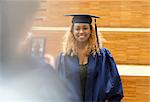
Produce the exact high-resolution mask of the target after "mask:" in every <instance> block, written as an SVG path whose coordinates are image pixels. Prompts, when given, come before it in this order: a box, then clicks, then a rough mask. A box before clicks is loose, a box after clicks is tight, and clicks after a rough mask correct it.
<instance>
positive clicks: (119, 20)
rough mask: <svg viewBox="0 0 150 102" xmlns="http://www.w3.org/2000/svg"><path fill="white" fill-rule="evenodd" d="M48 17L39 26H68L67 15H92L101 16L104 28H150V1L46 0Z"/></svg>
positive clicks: (100, 20) (100, 22)
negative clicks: (65, 15)
mask: <svg viewBox="0 0 150 102" xmlns="http://www.w3.org/2000/svg"><path fill="white" fill-rule="evenodd" d="M45 1H46V3H47V5H46V7H47V10H45V11H39V12H42V13H44V12H45V13H46V14H44V15H45V16H46V19H45V20H43V21H38V22H35V24H34V25H36V26H37V25H38V26H41V25H42V26H68V25H70V19H71V18H69V17H64V16H63V15H64V14H67V13H91V14H96V15H99V16H101V19H99V20H97V22H98V26H102V27H150V11H149V10H150V0H45Z"/></svg>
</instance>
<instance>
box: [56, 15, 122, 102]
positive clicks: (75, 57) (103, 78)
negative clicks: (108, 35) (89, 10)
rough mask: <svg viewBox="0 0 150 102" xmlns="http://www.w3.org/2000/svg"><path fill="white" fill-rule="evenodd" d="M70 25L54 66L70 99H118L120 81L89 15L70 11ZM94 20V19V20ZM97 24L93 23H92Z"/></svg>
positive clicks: (79, 101)
mask: <svg viewBox="0 0 150 102" xmlns="http://www.w3.org/2000/svg"><path fill="white" fill-rule="evenodd" d="M67 16H73V19H72V26H71V27H70V30H69V31H68V32H67V33H66V34H65V40H64V43H63V44H64V45H63V51H62V53H61V54H60V55H59V56H58V58H57V60H56V69H57V70H58V73H59V75H60V76H61V79H62V80H63V81H64V82H69V83H67V84H66V87H67V88H68V94H67V95H69V96H70V95H71V96H73V97H71V96H70V99H71V100H72V101H73V102H105V101H106V100H107V101H108V102H120V101H121V99H122V98H123V89H122V82H121V79H120V76H119V73H118V70H117V67H116V64H115V61H114V59H113V57H112V55H111V53H110V52H109V50H108V49H106V48H102V46H100V45H102V42H101V41H102V40H101V37H98V35H97V27H96V24H95V29H94V27H93V26H92V18H95V19H96V18H98V17H97V16H92V15H88V14H71V15H67ZM95 21H96V20H95ZM95 23H96V22H95Z"/></svg>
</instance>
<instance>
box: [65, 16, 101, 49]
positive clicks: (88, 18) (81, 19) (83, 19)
mask: <svg viewBox="0 0 150 102" xmlns="http://www.w3.org/2000/svg"><path fill="white" fill-rule="evenodd" d="M64 16H73V18H72V23H88V24H91V23H92V18H94V19H95V33H96V38H97V45H98V47H99V48H100V46H99V40H98V34H97V25H96V18H100V17H98V16H94V15H89V14H65V15H64Z"/></svg>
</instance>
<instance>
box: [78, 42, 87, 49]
mask: <svg viewBox="0 0 150 102" xmlns="http://www.w3.org/2000/svg"><path fill="white" fill-rule="evenodd" d="M86 45H87V42H77V48H78V49H80V50H83V49H84V48H85V46H86Z"/></svg>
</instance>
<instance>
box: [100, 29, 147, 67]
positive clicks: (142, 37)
mask: <svg viewBox="0 0 150 102" xmlns="http://www.w3.org/2000/svg"><path fill="white" fill-rule="evenodd" d="M102 34H103V37H104V38H105V39H106V42H105V43H104V46H105V47H107V48H109V49H110V51H111V52H112V54H113V56H114V57H115V59H116V61H117V63H119V64H150V33H137V32H130V33H129V32H102Z"/></svg>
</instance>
